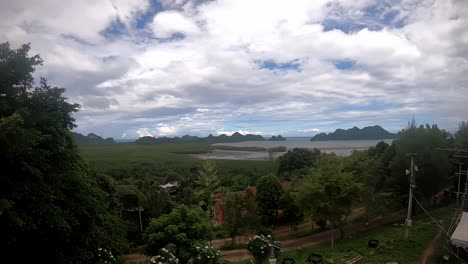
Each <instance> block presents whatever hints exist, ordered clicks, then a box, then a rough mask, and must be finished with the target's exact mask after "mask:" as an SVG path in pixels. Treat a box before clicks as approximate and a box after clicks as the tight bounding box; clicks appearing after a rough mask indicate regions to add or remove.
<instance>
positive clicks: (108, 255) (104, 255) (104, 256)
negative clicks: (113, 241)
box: [96, 248, 116, 264]
mask: <svg viewBox="0 0 468 264" xmlns="http://www.w3.org/2000/svg"><path fill="white" fill-rule="evenodd" d="M96 263H98V264H100V263H109V264H112V263H116V259H115V257H114V255H113V254H112V252H111V251H110V250H107V249H105V248H98V253H97V261H96Z"/></svg>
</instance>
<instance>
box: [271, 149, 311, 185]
mask: <svg viewBox="0 0 468 264" xmlns="http://www.w3.org/2000/svg"><path fill="white" fill-rule="evenodd" d="M318 156H320V151H319V150H318V149H313V150H309V149H303V148H294V149H292V150H289V151H288V152H287V153H285V154H284V155H283V156H281V157H279V159H278V162H279V168H278V174H279V175H280V176H281V177H282V178H284V179H291V178H292V179H294V178H297V177H300V176H298V175H302V174H304V173H306V171H307V170H309V168H310V167H312V166H314V162H315V160H316V159H317V157H318ZM304 169H305V170H304Z"/></svg>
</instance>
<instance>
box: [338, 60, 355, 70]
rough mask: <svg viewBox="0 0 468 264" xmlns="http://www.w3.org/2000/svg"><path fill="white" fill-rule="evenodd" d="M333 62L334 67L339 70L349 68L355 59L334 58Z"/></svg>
mask: <svg viewBox="0 0 468 264" xmlns="http://www.w3.org/2000/svg"><path fill="white" fill-rule="evenodd" d="M333 64H335V67H336V68H337V69H340V70H350V69H352V68H353V67H354V65H355V64H356V62H355V61H353V60H335V61H333Z"/></svg>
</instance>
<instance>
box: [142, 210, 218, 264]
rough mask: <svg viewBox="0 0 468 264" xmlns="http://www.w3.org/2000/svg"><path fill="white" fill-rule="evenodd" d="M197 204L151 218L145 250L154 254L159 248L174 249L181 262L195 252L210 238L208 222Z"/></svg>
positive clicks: (187, 259)
mask: <svg viewBox="0 0 468 264" xmlns="http://www.w3.org/2000/svg"><path fill="white" fill-rule="evenodd" d="M207 220H208V219H207V218H206V215H205V213H204V212H203V211H202V210H201V209H200V208H198V207H194V208H189V207H187V206H185V205H180V206H177V207H175V208H174V209H173V210H172V212H171V213H170V214H164V215H162V216H161V217H159V218H157V219H153V220H152V221H151V223H150V224H149V226H148V228H146V231H145V234H144V240H145V241H146V246H145V252H146V254H148V255H156V254H157V253H158V252H159V250H160V249H161V248H166V247H169V248H173V249H174V250H175V255H176V256H177V257H178V258H179V260H180V261H181V262H182V263H187V262H188V261H189V260H190V258H191V257H193V256H195V255H196V254H197V251H196V246H197V245H198V244H200V243H205V242H206V241H207V240H209V239H211V235H210V234H211V225H210V224H209V222H208V221H207Z"/></svg>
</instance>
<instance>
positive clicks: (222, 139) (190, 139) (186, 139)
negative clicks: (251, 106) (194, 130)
mask: <svg viewBox="0 0 468 264" xmlns="http://www.w3.org/2000/svg"><path fill="white" fill-rule="evenodd" d="M264 140H265V138H263V137H262V136H260V135H252V134H247V135H242V134H240V133H238V132H236V133H234V134H232V136H227V135H225V134H221V135H219V136H213V135H211V134H210V135H209V136H208V137H196V136H189V135H185V136H183V137H173V138H170V137H159V138H155V137H141V138H139V139H137V140H136V141H135V143H137V144H162V143H206V144H214V143H232V142H242V141H264Z"/></svg>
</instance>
